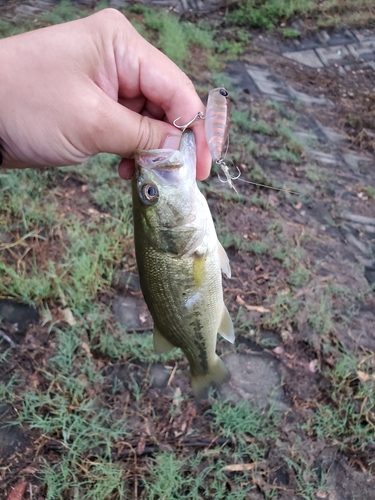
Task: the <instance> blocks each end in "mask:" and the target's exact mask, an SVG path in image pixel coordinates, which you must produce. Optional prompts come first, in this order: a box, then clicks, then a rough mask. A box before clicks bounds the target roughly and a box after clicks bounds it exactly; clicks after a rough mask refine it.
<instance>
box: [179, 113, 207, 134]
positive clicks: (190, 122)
mask: <svg viewBox="0 0 375 500" xmlns="http://www.w3.org/2000/svg"><path fill="white" fill-rule="evenodd" d="M180 118H181V116H179V117H178V118H176V119H175V120H174V121H173V125H174V126H175V127H176V128H179V129H180V130H182V132H185V130H186V129H187V128H188V127H189V125H191V124H192V123H193V122H195V120H198V119H199V120H204V119H205V118H206V115H205V114H204V113H202V111H198V113H197V114H196V115H195V116H194V118H193V119H192V120H190V121H189V122H188V123H186V124H185V125H177V122H178V120H179V119H180Z"/></svg>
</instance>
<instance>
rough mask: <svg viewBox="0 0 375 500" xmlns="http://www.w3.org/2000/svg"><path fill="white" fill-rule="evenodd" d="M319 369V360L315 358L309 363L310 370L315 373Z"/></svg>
mask: <svg viewBox="0 0 375 500" xmlns="http://www.w3.org/2000/svg"><path fill="white" fill-rule="evenodd" d="M317 369H318V360H317V359H313V360H312V361H310V363H309V371H310V372H311V373H315V372H316V370H317Z"/></svg>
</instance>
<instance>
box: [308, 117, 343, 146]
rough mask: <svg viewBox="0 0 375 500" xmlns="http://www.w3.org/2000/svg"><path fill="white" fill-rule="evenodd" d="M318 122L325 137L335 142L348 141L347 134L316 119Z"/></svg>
mask: <svg viewBox="0 0 375 500" xmlns="http://www.w3.org/2000/svg"><path fill="white" fill-rule="evenodd" d="M315 122H316V124H317V125H318V127H319V128H320V130H321V131H322V132H323V134H324V135H325V137H326V138H327V139H328V140H329V141H331V142H335V143H340V142H341V143H342V142H348V139H347V137H346V136H345V135H343V134H340V133H339V132H336V131H335V130H333V129H332V128H329V127H325V126H324V125H323V124H322V123H320V122H319V121H318V120H315Z"/></svg>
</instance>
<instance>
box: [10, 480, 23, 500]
mask: <svg viewBox="0 0 375 500" xmlns="http://www.w3.org/2000/svg"><path fill="white" fill-rule="evenodd" d="M26 484H27V483H26V482H23V483H18V484H17V486H15V487H14V488H13V489H12V491H11V492H10V493H9V495H8V498H7V500H22V499H23V494H24V493H25V489H26Z"/></svg>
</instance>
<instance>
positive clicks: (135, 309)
mask: <svg viewBox="0 0 375 500" xmlns="http://www.w3.org/2000/svg"><path fill="white" fill-rule="evenodd" d="M113 314H114V316H115V317H116V319H117V321H118V322H119V323H120V325H122V326H125V328H126V330H127V331H146V330H150V329H151V328H152V325H153V323H152V319H151V315H150V313H149V311H148V309H147V306H146V304H145V302H144V300H143V299H142V298H141V297H122V296H117V297H115V299H114V301H113Z"/></svg>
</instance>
